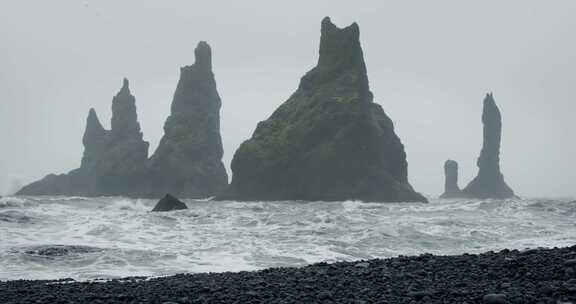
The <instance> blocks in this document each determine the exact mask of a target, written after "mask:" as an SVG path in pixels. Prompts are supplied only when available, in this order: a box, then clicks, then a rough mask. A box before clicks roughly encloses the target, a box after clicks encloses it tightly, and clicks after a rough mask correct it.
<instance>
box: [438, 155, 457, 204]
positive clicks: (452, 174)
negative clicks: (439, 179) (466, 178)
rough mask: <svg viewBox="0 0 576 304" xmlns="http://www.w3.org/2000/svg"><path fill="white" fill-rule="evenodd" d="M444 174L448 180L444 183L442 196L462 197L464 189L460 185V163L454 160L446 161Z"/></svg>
mask: <svg viewBox="0 0 576 304" xmlns="http://www.w3.org/2000/svg"><path fill="white" fill-rule="evenodd" d="M444 175H445V177H446V181H445V183H444V194H442V195H441V196H440V197H441V198H456V197H462V191H461V190H460V187H458V163H457V162H456V161H453V160H447V161H446V162H445V163H444Z"/></svg>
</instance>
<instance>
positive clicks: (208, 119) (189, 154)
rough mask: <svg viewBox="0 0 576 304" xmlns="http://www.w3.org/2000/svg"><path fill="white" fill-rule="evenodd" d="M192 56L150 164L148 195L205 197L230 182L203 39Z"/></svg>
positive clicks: (209, 59) (216, 97) (207, 49)
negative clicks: (194, 57) (224, 159)
mask: <svg viewBox="0 0 576 304" xmlns="http://www.w3.org/2000/svg"><path fill="white" fill-rule="evenodd" d="M194 53H195V56H196V61H195V63H194V64H193V65H191V66H186V67H183V68H181V69H180V80H179V81H178V85H177V87H176V92H175V93H174V98H173V100H172V106H171V113H170V116H169V117H168V119H167V120H166V123H165V125H164V136H163V137H162V140H161V141H160V145H159V146H158V149H157V150H156V152H155V153H154V155H153V156H152V158H151V160H150V170H151V174H150V176H151V181H150V185H149V190H150V193H149V195H150V196H161V195H164V194H165V193H171V194H173V195H176V196H179V197H188V198H200V197H209V196H214V195H215V194H216V193H218V192H220V191H221V190H222V189H223V188H224V187H226V185H227V184H228V175H227V174H226V169H225V168H224V164H223V163H222V155H223V148H222V139H221V136H220V107H221V101H220V96H219V95H218V91H217V90H216V81H215V79H214V73H213V72H212V51H211V49H210V46H209V45H208V43H206V42H204V41H202V42H200V43H198V46H197V47H196V50H195V52H194Z"/></svg>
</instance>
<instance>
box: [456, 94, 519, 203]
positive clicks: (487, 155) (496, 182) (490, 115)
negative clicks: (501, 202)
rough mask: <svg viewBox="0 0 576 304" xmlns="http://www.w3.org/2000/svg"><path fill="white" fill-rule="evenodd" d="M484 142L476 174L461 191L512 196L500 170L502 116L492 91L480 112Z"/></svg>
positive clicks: (471, 194) (477, 195) (480, 195)
mask: <svg viewBox="0 0 576 304" xmlns="http://www.w3.org/2000/svg"><path fill="white" fill-rule="evenodd" d="M482 124H483V125H484V131H483V133H484V143H483V145H482V151H481V152H480V157H479V158H478V162H477V165H478V169H479V170H478V175H477V176H476V178H474V179H473V180H472V181H471V182H470V183H469V184H468V186H466V188H464V190H463V192H464V194H465V195H466V196H467V197H473V198H480V199H487V198H494V199H504V198H510V197H514V196H515V195H514V191H512V189H510V187H509V186H508V185H507V184H506V182H505V181H504V176H503V175H502V173H501V172H500V140H501V137H502V116H501V114H500V110H499V109H498V106H497V105H496V102H495V101H494V96H493V95H492V93H489V94H486V98H484V107H483V112H482Z"/></svg>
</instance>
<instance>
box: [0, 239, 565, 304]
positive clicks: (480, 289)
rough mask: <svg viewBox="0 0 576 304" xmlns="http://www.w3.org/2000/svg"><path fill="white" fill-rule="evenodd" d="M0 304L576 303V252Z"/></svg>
mask: <svg viewBox="0 0 576 304" xmlns="http://www.w3.org/2000/svg"><path fill="white" fill-rule="evenodd" d="M0 299H2V303H5V304H11V303H163V304H174V303H182V304H184V303H354V304H362V303H364V304H366V303H394V304H395V303H542V304H548V303H550V304H552V303H554V304H556V303H574V302H576V245H575V246H571V247H563V248H551V249H529V250H525V251H519V250H508V249H504V250H502V251H499V252H492V251H489V252H486V253H482V254H462V255H453V256H436V255H432V254H422V255H419V256H399V257H394V258H388V259H375V260H363V261H356V262H337V263H333V264H328V263H318V264H312V265H309V266H305V267H301V268H270V269H265V270H259V271H251V272H248V271H243V272H225V273H195V274H178V275H174V276H168V277H158V278H143V277H133V278H130V277H128V278H125V279H113V280H109V281H104V282H98V281H94V282H78V281H74V280H71V279H62V280H55V281H40V280H39V281H34V280H14V281H0Z"/></svg>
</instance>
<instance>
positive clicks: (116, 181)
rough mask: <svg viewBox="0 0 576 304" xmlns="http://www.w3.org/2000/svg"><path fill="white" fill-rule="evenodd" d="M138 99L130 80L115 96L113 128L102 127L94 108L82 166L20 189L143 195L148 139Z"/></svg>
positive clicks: (26, 192) (34, 192)
mask: <svg viewBox="0 0 576 304" xmlns="http://www.w3.org/2000/svg"><path fill="white" fill-rule="evenodd" d="M135 102H136V100H135V98H134V96H132V94H130V89H129V88H128V80H127V79H124V83H123V86H122V88H121V89H120V92H118V94H117V95H116V96H115V97H114V98H113V99H112V130H110V131H108V130H105V129H104V127H102V124H101V123H100V120H99V119H98V116H97V115H96V111H94V109H90V111H89V113H88V118H87V119H86V130H85V131H84V136H83V138H82V143H83V144H84V155H83V157H82V163H81V166H80V168H78V169H75V170H72V171H70V172H69V173H68V174H61V175H53V174H51V175H48V176H46V177H45V178H43V179H42V180H39V181H37V182H34V183H32V184H30V185H28V186H26V187H24V188H22V190H20V191H19V194H23V195H81V196H115V195H123V196H141V193H142V188H144V187H145V184H144V180H145V178H144V176H145V169H146V164H147V160H148V143H147V142H145V141H144V140H142V133H141V132H140V124H139V123H138V119H137V115H136V104H135Z"/></svg>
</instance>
